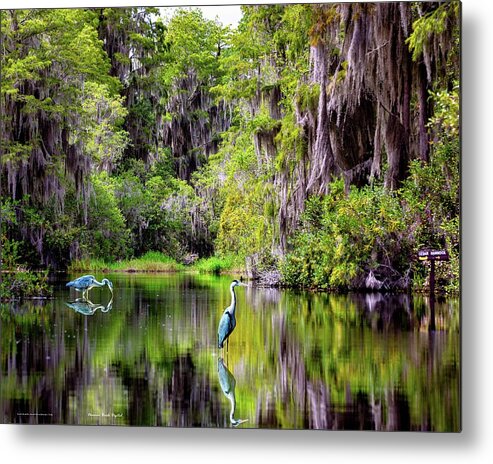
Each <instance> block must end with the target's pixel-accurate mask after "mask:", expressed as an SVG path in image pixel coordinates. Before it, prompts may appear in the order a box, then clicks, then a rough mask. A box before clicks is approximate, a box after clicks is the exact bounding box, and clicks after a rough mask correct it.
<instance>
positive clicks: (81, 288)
mask: <svg viewBox="0 0 493 464" xmlns="http://www.w3.org/2000/svg"><path fill="white" fill-rule="evenodd" d="M105 285H107V286H108V288H109V289H110V292H111V295H112V296H113V284H112V283H111V282H110V281H109V280H108V279H103V280H102V281H101V282H98V281H97V280H96V278H95V277H94V276H93V275H85V276H82V277H79V278H78V279H75V280H72V281H70V282H68V283H67V285H66V286H67V287H72V288H74V289H75V290H76V291H78V292H82V298H88V296H87V294H88V293H89V290H91V289H92V288H94V287H104V286H105Z"/></svg>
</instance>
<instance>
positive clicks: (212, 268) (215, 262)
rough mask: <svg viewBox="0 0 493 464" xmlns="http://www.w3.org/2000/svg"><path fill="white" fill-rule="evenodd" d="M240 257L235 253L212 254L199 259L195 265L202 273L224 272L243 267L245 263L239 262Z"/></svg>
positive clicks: (217, 273)
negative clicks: (224, 254)
mask: <svg viewBox="0 0 493 464" xmlns="http://www.w3.org/2000/svg"><path fill="white" fill-rule="evenodd" d="M238 261H239V260H238V257H237V256H234V255H226V256H221V257H219V256H211V257H209V258H202V259H199V260H198V261H197V262H196V263H195V264H194V266H193V268H194V269H196V270H197V271H199V273H201V274H216V275H219V274H223V273H228V272H233V271H236V270H238V269H242V268H243V265H242V264H241V263H239V262H238Z"/></svg>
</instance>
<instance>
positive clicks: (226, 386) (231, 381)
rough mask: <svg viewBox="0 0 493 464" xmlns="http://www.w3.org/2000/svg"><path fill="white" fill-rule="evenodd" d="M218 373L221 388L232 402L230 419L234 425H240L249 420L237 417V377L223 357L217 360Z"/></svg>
mask: <svg viewBox="0 0 493 464" xmlns="http://www.w3.org/2000/svg"><path fill="white" fill-rule="evenodd" d="M217 373H218V376H219V385H221V390H222V391H223V393H224V395H225V396H226V398H228V400H229V402H230V403H231V409H230V411H229V421H230V422H231V424H232V425H233V427H238V425H240V424H243V422H246V421H248V419H235V418H234V414H235V409H236V398H235V387H236V379H235V378H234V376H233V374H232V373H231V372H230V371H229V369H228V368H227V367H226V365H225V364H224V361H223V358H219V359H218V360H217Z"/></svg>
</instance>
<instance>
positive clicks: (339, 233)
mask: <svg viewBox="0 0 493 464" xmlns="http://www.w3.org/2000/svg"><path fill="white" fill-rule="evenodd" d="M290 245H291V251H290V252H289V253H288V255H287V257H286V259H285V260H284V262H283V263H282V265H281V271H282V275H283V280H284V283H285V284H286V285H289V286H295V287H315V288H320V289H350V288H361V287H364V286H365V280H366V277H368V275H369V272H370V271H371V272H372V274H373V275H374V276H375V277H376V278H377V279H379V280H380V281H381V282H382V283H383V282H385V283H386V284H387V285H388V286H392V285H395V284H396V282H398V281H399V280H400V279H402V278H403V277H404V276H405V275H406V273H408V272H409V268H410V264H409V263H410V259H411V258H410V252H411V246H410V242H409V235H408V227H407V225H406V224H405V222H404V218H403V214H402V210H401V207H400V202H399V199H398V198H397V196H394V195H391V194H389V193H388V192H387V191H385V189H384V188H383V186H374V187H365V188H362V189H356V188H354V189H352V190H351V192H350V193H349V195H347V196H346V195H345V194H344V182H343V181H342V180H337V181H335V182H334V183H333V184H331V193H330V194H329V195H327V196H326V197H316V196H314V197H311V198H310V199H309V200H308V202H307V204H306V209H305V212H304V214H303V217H302V224H301V227H300V229H299V230H298V232H296V233H295V234H294V236H293V237H292V239H291V242H290Z"/></svg>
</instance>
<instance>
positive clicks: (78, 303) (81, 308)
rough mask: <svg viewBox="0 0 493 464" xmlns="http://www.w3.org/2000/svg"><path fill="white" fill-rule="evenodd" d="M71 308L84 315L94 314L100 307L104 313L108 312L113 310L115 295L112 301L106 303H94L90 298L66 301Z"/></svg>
mask: <svg viewBox="0 0 493 464" xmlns="http://www.w3.org/2000/svg"><path fill="white" fill-rule="evenodd" d="M65 304H66V305H67V306H68V307H69V308H70V309H73V310H74V311H76V312H78V313H80V314H83V315H84V316H92V315H93V314H94V313H95V312H96V311H97V310H98V309H99V310H100V311H101V312H102V313H107V312H109V311H111V308H112V305H113V297H111V299H110V301H109V302H108V303H107V304H106V305H103V304H99V303H93V302H92V301H90V300H86V299H84V298H78V299H77V300H75V301H68V302H66V303H65Z"/></svg>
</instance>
